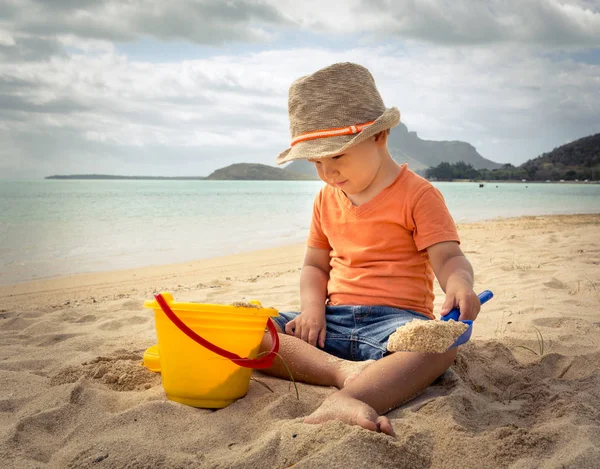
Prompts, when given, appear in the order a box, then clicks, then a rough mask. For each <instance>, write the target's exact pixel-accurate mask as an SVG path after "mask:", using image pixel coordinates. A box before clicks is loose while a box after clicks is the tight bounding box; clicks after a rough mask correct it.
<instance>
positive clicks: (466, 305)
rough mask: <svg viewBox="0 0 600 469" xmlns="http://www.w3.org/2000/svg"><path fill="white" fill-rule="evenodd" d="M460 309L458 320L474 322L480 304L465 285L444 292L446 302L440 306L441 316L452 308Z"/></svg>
mask: <svg viewBox="0 0 600 469" xmlns="http://www.w3.org/2000/svg"><path fill="white" fill-rule="evenodd" d="M457 307H458V308H460V317H459V319H460V320H464V319H470V320H474V319H475V318H476V317H477V315H478V314H479V310H480V309H481V303H480V302H479V298H478V297H477V294H476V293H475V292H474V291H473V289H472V288H471V287H470V286H469V285H467V284H466V283H465V284H464V285H459V286H457V287H455V288H448V289H447V291H446V301H444V304H443V305H442V316H445V315H446V314H448V313H449V312H450V311H451V310H452V309H454V308H457Z"/></svg>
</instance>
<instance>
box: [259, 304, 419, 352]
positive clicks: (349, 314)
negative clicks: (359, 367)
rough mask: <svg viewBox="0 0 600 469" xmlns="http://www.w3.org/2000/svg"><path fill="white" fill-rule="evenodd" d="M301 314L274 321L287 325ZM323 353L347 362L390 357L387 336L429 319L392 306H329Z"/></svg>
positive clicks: (293, 314)
mask: <svg viewBox="0 0 600 469" xmlns="http://www.w3.org/2000/svg"><path fill="white" fill-rule="evenodd" d="M298 314H299V313H291V312H290V313H287V312H284V313H281V312H280V313H279V316H277V317H274V318H271V319H273V320H274V321H275V322H276V323H277V324H278V325H279V327H281V330H282V331H284V332H285V325H286V324H287V323H288V322H289V321H291V320H292V319H294V318H295V317H296V316H297V315H298ZM325 318H326V321H327V333H326V336H325V347H324V349H323V350H324V351H325V352H327V353H329V354H331V355H335V356H336V357H339V358H343V359H345V360H353V361H363V360H379V359H380V358H382V357H383V356H385V355H387V354H388V351H387V341H388V337H389V336H390V335H391V334H392V333H393V332H395V331H396V329H397V328H398V327H401V326H403V325H405V324H406V323H407V322H410V321H412V320H413V319H425V320H427V319H430V318H428V317H427V316H424V315H423V314H420V313H417V312H415V311H410V310H407V309H398V308H392V307H390V306H327V307H326V315H325Z"/></svg>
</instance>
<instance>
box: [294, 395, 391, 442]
mask: <svg viewBox="0 0 600 469" xmlns="http://www.w3.org/2000/svg"><path fill="white" fill-rule="evenodd" d="M329 420H339V421H341V422H345V423H348V424H350V425H360V426H361V427H363V428H366V429H367V430H371V431H374V432H382V433H385V434H387V435H390V436H396V432H394V428H393V427H392V424H391V422H390V419H388V418H387V417H385V416H383V415H381V416H380V415H377V412H375V409H373V408H372V407H370V406H369V405H367V404H365V403H364V402H362V401H359V400H358V399H355V398H353V397H350V396H347V395H345V394H344V392H343V391H338V392H336V393H334V394H332V395H331V396H329V397H328V398H327V399H325V401H323V404H321V406H320V407H319V408H318V409H317V410H315V411H314V412H313V413H312V414H310V415H309V416H308V417H306V418H305V419H304V423H324V422H327V421H329Z"/></svg>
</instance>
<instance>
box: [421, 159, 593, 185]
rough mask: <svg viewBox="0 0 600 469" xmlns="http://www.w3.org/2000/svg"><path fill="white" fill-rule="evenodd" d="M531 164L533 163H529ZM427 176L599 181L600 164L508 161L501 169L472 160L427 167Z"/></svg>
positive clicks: (444, 179) (510, 179)
mask: <svg viewBox="0 0 600 469" xmlns="http://www.w3.org/2000/svg"><path fill="white" fill-rule="evenodd" d="M528 163H529V162H528ZM425 177H426V178H427V179H434V180H438V181H452V180H454V179H468V180H473V181H521V180H523V179H526V180H528V181H560V180H564V181H575V180H579V181H584V180H586V179H587V180H588V181H598V180H600V164H595V165H593V164H592V165H590V166H565V165H564V164H561V163H542V164H540V165H535V164H532V165H527V166H526V165H521V166H519V167H515V166H513V165H512V164H505V165H503V166H502V167H501V168H498V169H475V168H474V167H473V166H471V165H470V164H468V163H465V162H463V161H459V162H458V163H445V162H444V163H440V164H439V165H437V166H435V167H432V168H427V169H426V170H425Z"/></svg>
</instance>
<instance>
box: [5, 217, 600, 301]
mask: <svg viewBox="0 0 600 469" xmlns="http://www.w3.org/2000/svg"><path fill="white" fill-rule="evenodd" d="M595 215H598V216H600V212H598V213H571V214H547V215H520V216H516V217H496V218H489V219H485V220H477V221H463V222H457V223H456V225H457V227H461V226H476V225H485V224H489V223H495V222H514V221H517V222H518V221H520V220H535V219H547V218H557V219H570V218H573V219H576V218H578V217H589V216H592V217H593V216H595ZM304 249H305V243H290V244H282V245H277V246H273V247H268V248H262V249H256V250H250V251H241V252H237V253H233V254H226V255H219V256H213V257H205V258H197V259H192V260H189V261H181V262H174V263H167V264H158V265H147V266H141V267H129V268H124V269H110V270H99V271H89V272H79V273H74V274H68V275H57V276H52V277H45V278H36V279H31V280H25V281H22V282H14V283H7V284H0V298H2V297H3V295H4V294H6V293H8V292H10V291H11V290H12V291H13V292H14V294H19V292H22V291H28V289H29V288H32V289H33V291H48V290H52V289H54V288H63V287H64V285H65V284H66V283H68V282H70V281H72V282H73V284H74V285H78V286H80V287H92V286H94V285H96V284H99V283H101V284H104V283H115V284H116V283H121V282H128V281H132V282H133V281H139V280H143V281H148V280H150V279H152V278H162V277H163V276H165V275H168V276H175V275H177V274H178V273H181V275H182V276H183V277H185V278H187V277H190V276H192V275H195V274H197V273H198V272H199V271H200V270H203V269H205V268H210V267H211V266H221V264H224V265H235V264H236V263H244V261H245V260H246V258H258V257H261V256H265V257H266V259H271V258H276V257H278V256H282V255H283V257H284V258H285V257H287V254H288V252H293V253H294V259H296V258H299V262H302V258H303V255H304ZM204 264H206V266H204ZM133 277H137V278H136V279H135V280H132V279H133Z"/></svg>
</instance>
